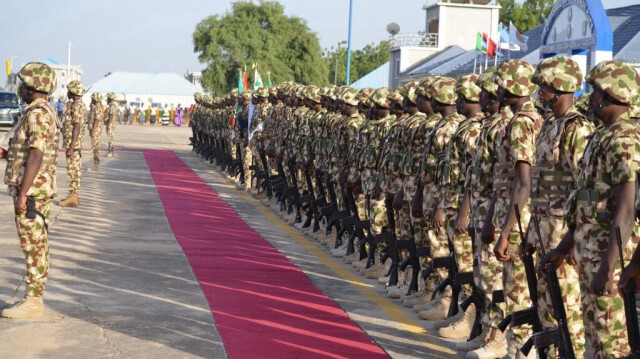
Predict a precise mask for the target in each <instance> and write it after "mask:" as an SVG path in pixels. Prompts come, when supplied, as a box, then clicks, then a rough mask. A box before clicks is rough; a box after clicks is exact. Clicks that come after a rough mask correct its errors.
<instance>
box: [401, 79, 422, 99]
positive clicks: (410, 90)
mask: <svg viewBox="0 0 640 359" xmlns="http://www.w3.org/2000/svg"><path fill="white" fill-rule="evenodd" d="M417 87H418V81H410V82H407V83H406V84H404V86H402V87H401V88H400V94H401V95H402V96H403V97H404V98H406V99H407V100H409V101H411V102H413V103H416V99H417V98H418V94H417V93H416V89H417Z"/></svg>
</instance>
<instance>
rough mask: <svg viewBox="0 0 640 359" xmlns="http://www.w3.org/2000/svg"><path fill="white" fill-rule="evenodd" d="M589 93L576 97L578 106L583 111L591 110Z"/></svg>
mask: <svg viewBox="0 0 640 359" xmlns="http://www.w3.org/2000/svg"><path fill="white" fill-rule="evenodd" d="M589 95H590V94H589V93H587V92H585V93H583V94H582V95H580V97H578V98H577V99H576V108H577V109H578V110H580V111H582V112H587V111H588V110H589Z"/></svg>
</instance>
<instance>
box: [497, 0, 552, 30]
mask: <svg viewBox="0 0 640 359" xmlns="http://www.w3.org/2000/svg"><path fill="white" fill-rule="evenodd" d="M554 2H555V0H525V1H524V2H523V3H522V4H520V3H519V2H517V1H515V0H498V4H499V5H500V6H502V9H500V22H501V23H503V24H505V25H506V26H509V21H511V22H512V23H513V25H515V27H516V28H517V29H518V31H520V32H525V31H529V30H531V29H533V28H534V27H536V26H538V25H540V24H542V23H543V22H544V21H545V19H546V18H547V15H549V12H550V11H551V8H552V7H553V3H554Z"/></svg>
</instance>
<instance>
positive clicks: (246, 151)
mask: <svg viewBox="0 0 640 359" xmlns="http://www.w3.org/2000/svg"><path fill="white" fill-rule="evenodd" d="M252 158H253V155H252V154H251V149H250V148H249V146H245V147H242V168H243V169H244V187H245V189H249V188H251V170H250V169H249V166H251V159H252Z"/></svg>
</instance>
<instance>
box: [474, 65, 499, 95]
mask: <svg viewBox="0 0 640 359" xmlns="http://www.w3.org/2000/svg"><path fill="white" fill-rule="evenodd" d="M495 75H496V68H495V67H489V68H487V69H486V70H484V72H483V73H482V75H480V77H478V80H477V81H476V85H478V86H480V88H481V89H484V90H485V91H487V92H488V93H490V94H492V95H493V96H496V95H497V94H498V84H496V77H495Z"/></svg>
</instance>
